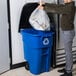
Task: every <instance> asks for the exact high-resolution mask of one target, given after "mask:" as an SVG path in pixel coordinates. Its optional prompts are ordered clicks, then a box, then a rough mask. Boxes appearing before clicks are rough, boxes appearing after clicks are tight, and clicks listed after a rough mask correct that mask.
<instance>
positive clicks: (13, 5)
mask: <svg viewBox="0 0 76 76" xmlns="http://www.w3.org/2000/svg"><path fill="white" fill-rule="evenodd" d="M24 4H25V0H10V16H11V35H12V37H11V38H12V64H16V63H21V62H23V61H24V57H23V56H24V55H23V45H22V39H21V35H20V34H19V33H18V27H19V26H18V25H19V19H20V14H21V10H22V7H23V5H24Z"/></svg>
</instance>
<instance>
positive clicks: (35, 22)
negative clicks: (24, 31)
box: [29, 8, 50, 31]
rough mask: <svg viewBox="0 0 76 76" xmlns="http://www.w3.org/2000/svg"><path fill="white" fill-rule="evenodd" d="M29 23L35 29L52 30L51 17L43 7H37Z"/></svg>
mask: <svg viewBox="0 0 76 76" xmlns="http://www.w3.org/2000/svg"><path fill="white" fill-rule="evenodd" d="M29 23H30V24H31V26H32V27H33V28H34V29H35V30H42V31H45V30H48V31H49V30H50V19H49V17H48V15H47V13H46V12H45V11H44V10H43V9H38V8H36V9H35V10H34V11H33V12H32V14H31V16H30V18H29Z"/></svg>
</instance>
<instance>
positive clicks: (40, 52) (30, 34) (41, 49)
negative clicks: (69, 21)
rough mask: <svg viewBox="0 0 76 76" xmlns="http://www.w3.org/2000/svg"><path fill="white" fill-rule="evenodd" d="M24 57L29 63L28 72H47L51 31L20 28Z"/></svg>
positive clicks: (51, 37) (49, 58) (50, 47)
mask: <svg viewBox="0 0 76 76" xmlns="http://www.w3.org/2000/svg"><path fill="white" fill-rule="evenodd" d="M20 33H21V34H22V39H23V45H24V58H25V59H26V60H27V61H28V63H29V67H30V68H29V69H30V72H31V73H33V74H36V75H37V74H40V73H43V72H48V71H49V70H50V65H51V63H50V62H51V61H50V60H51V54H52V45H53V32H50V31H40V30H34V29H22V30H21V31H20Z"/></svg>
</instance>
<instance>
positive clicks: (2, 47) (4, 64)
mask: <svg viewBox="0 0 76 76" xmlns="http://www.w3.org/2000/svg"><path fill="white" fill-rule="evenodd" d="M0 9H1V11H0V73H3V72H4V71H7V70H9V69H10V57H9V40H8V28H9V27H8V19H7V1H6V0H0Z"/></svg>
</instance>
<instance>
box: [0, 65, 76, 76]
mask: <svg viewBox="0 0 76 76" xmlns="http://www.w3.org/2000/svg"><path fill="white" fill-rule="evenodd" d="M58 69H59V68H56V69H53V70H51V71H50V72H47V73H42V74H40V75H37V76H60V75H61V74H60V73H58V72H57V70H58ZM0 76H36V75H33V74H31V73H30V72H29V71H27V70H25V68H24V67H21V68H17V69H13V70H10V71H8V72H6V73H4V74H2V75H0ZM73 76H76V66H75V65H74V68H73Z"/></svg>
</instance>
